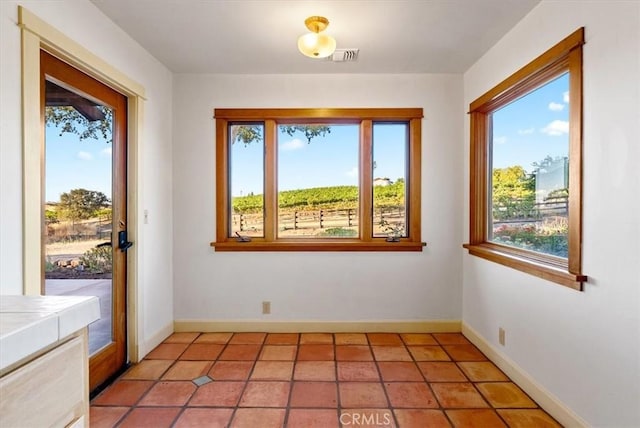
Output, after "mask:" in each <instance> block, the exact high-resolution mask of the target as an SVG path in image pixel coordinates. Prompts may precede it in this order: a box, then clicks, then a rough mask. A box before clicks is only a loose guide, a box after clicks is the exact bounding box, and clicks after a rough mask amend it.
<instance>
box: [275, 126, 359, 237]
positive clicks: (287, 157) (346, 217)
mask: <svg viewBox="0 0 640 428" xmlns="http://www.w3.org/2000/svg"><path fill="white" fill-rule="evenodd" d="M359 142H360V127H359V125H336V124H329V125H307V124H295V125H286V126H280V127H278V237H279V238H349V237H357V236H358V223H359V222H358V192H359V191H358V183H359V179H358V164H359V161H358V160H359V145H360V144H359Z"/></svg>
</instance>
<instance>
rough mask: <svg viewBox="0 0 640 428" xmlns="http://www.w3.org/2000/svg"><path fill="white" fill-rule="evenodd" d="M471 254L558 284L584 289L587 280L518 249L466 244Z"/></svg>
mask: <svg viewBox="0 0 640 428" xmlns="http://www.w3.org/2000/svg"><path fill="white" fill-rule="evenodd" d="M463 247H464V248H466V249H467V250H469V254H471V255H473V256H477V257H481V258H483V259H486V260H490V261H492V262H495V263H499V264H501V265H504V266H508V267H511V268H513V269H517V270H519V271H521V272H525V273H528V274H530V275H534V276H537V277H539V278H542V279H545V280H547V281H552V282H555V283H556V284H560V285H564V286H566V287H569V288H573V289H574V290H578V291H582V283H583V282H587V276H586V275H582V274H580V273H571V272H569V271H568V269H567V268H566V266H562V265H560V264H557V263H552V262H550V261H545V260H542V258H540V259H538V258H534V257H531V256H527V254H524V252H520V251H519V250H517V249H511V248H507V247H504V246H501V245H496V244H491V243H481V244H464V245H463Z"/></svg>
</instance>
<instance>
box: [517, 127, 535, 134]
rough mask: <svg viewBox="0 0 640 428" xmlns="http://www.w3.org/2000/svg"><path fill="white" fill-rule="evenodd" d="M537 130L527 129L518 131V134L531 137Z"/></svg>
mask: <svg viewBox="0 0 640 428" xmlns="http://www.w3.org/2000/svg"><path fill="white" fill-rule="evenodd" d="M534 131H535V128H527V129H518V134H520V135H530V134H533V133H534Z"/></svg>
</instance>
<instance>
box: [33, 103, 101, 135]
mask: <svg viewBox="0 0 640 428" xmlns="http://www.w3.org/2000/svg"><path fill="white" fill-rule="evenodd" d="M96 108H97V109H98V110H100V111H101V112H102V115H103V118H102V119H98V120H89V119H87V118H86V117H85V116H83V115H82V114H80V113H79V112H78V110H76V109H75V108H73V107H71V106H64V107H58V106H48V107H46V108H45V111H44V120H45V126H51V125H52V126H55V127H57V128H59V129H60V136H62V134H65V133H68V134H76V135H77V136H78V137H79V138H80V140H85V139H87V138H93V139H96V140H97V139H99V138H100V137H102V138H104V139H105V140H106V141H107V143H110V142H111V141H112V131H111V129H112V127H111V125H112V124H113V110H111V109H110V108H108V107H104V106H96Z"/></svg>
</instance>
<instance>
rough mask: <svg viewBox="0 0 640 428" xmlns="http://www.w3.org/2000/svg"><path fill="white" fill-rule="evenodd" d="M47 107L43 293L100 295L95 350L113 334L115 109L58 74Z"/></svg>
mask: <svg viewBox="0 0 640 428" xmlns="http://www.w3.org/2000/svg"><path fill="white" fill-rule="evenodd" d="M46 102H47V106H46V109H45V126H46V130H45V200H46V203H45V207H44V226H45V229H44V234H43V240H44V257H45V259H44V267H45V294H47V295H80V296H99V298H100V311H101V319H100V320H98V321H96V322H94V323H92V324H91V325H89V353H90V354H93V353H94V352H96V351H98V350H99V349H101V348H102V347H103V346H104V345H106V344H108V343H110V342H111V314H112V312H111V311H112V309H111V303H112V295H111V285H112V284H111V281H112V268H113V263H112V259H113V250H112V247H111V232H112V209H111V208H112V207H111V190H112V183H111V179H112V158H113V155H112V125H113V111H112V109H110V108H109V107H105V106H102V105H99V104H96V103H95V102H92V101H90V100H88V99H86V98H84V97H82V96H80V95H77V94H75V93H73V92H71V91H68V90H66V89H63V88H61V87H59V86H57V85H55V84H54V83H52V82H47V85H46Z"/></svg>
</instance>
